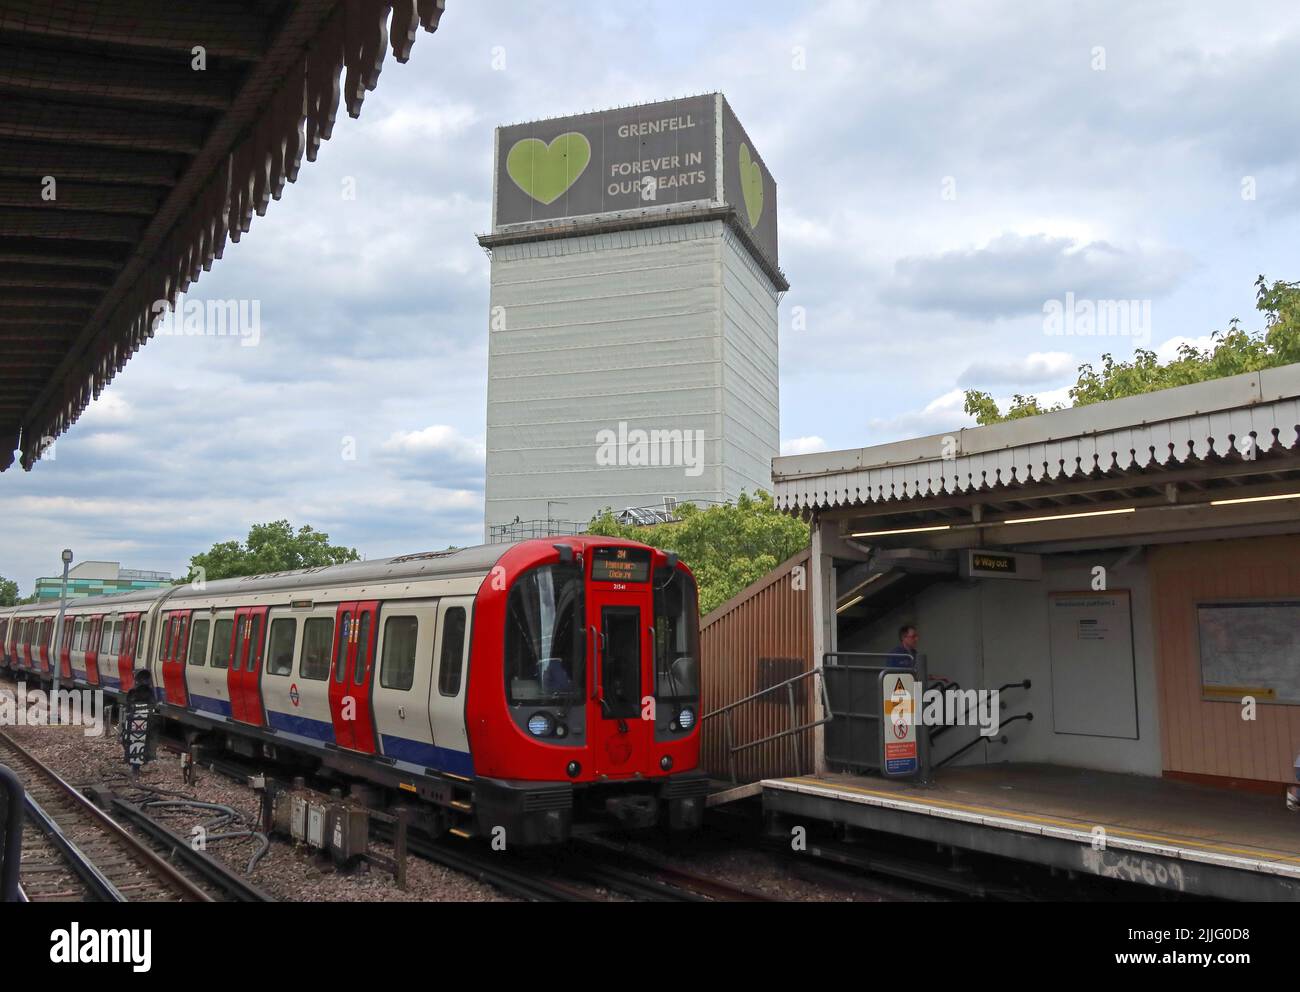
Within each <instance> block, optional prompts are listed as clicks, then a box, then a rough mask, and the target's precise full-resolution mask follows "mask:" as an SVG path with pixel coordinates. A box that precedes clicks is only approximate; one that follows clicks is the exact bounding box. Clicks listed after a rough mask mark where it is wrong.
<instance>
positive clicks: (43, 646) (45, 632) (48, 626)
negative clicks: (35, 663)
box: [40, 616, 55, 675]
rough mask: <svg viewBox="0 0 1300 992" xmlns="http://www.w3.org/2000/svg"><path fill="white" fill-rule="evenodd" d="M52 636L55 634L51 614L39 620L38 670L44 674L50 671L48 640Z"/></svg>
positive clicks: (53, 620) (50, 639) (49, 640)
mask: <svg viewBox="0 0 1300 992" xmlns="http://www.w3.org/2000/svg"><path fill="white" fill-rule="evenodd" d="M53 636H55V619H53V618H52V616H47V618H45V619H44V620H42V621H40V671H43V672H44V673H45V675H49V672H51V668H49V642H51V641H52V640H53Z"/></svg>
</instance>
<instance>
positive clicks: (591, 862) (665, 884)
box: [570, 840, 773, 902]
mask: <svg viewBox="0 0 1300 992" xmlns="http://www.w3.org/2000/svg"><path fill="white" fill-rule="evenodd" d="M570 847H571V852H572V853H571V856H576V858H577V859H578V860H577V861H576V866H577V869H578V870H579V871H582V872H587V873H589V874H590V876H591V877H593V878H594V879H599V880H601V881H602V883H603V884H606V885H607V886H608V887H609V888H612V889H614V890H616V891H620V892H623V893H624V894H626V895H629V896H632V897H633V898H640V899H644V900H647V901H651V902H772V901H773V900H772V899H771V897H769V896H767V895H765V894H763V893H761V892H756V891H754V890H753V889H746V888H742V887H740V886H737V885H732V884H730V883H729V882H724V881H722V880H721V879H718V878H715V877H713V876H711V875H702V874H700V873H698V872H693V871H689V870H688V869H685V868H682V867H681V866H680V865H675V864H673V863H672V862H671V861H669V860H667V859H666V858H663V859H661V858H650V857H647V856H645V855H640V854H634V853H632V852H631V851H629V850H626V849H625V848H622V847H619V846H616V845H614V844H612V843H606V842H603V841H593V840H575V841H572V842H571V843H570Z"/></svg>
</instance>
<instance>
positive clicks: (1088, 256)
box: [881, 233, 1189, 320]
mask: <svg viewBox="0 0 1300 992" xmlns="http://www.w3.org/2000/svg"><path fill="white" fill-rule="evenodd" d="M1188 266H1189V262H1188V259H1187V258H1186V257H1185V256H1184V255H1183V254H1182V253H1181V252H1179V251H1176V250H1173V249H1168V248H1161V247H1154V248H1144V247H1119V246H1117V245H1114V244H1111V243H1110V242H1107V241H1090V242H1086V243H1085V242H1079V241H1075V240H1073V239H1072V238H1061V237H1051V236H1049V235H1047V234H1033V235H1028V236H1026V235H1021V234H1013V233H1004V234H1000V235H998V236H997V237H995V238H993V239H991V240H990V241H989V242H988V243H987V244H985V245H983V246H982V247H978V248H962V249H956V250H953V251H945V252H940V253H938V254H931V255H918V256H910V257H907V258H901V259H899V260H898V262H897V263H896V264H895V266H894V277H893V280H892V281H891V282H890V283H889V285H887V286H886V287H885V289H884V291H883V292H882V294H881V295H882V297H883V299H884V300H885V301H886V302H889V303H894V304H896V305H898V306H903V307H907V308H910V309H913V310H921V311H943V312H947V313H951V314H955V315H958V316H963V317H969V318H974V319H982V320H993V319H997V318H1007V317H1016V316H1024V315H1027V314H1041V313H1042V312H1043V305H1044V304H1045V303H1046V301H1048V300H1056V299H1062V298H1064V297H1065V294H1066V293H1073V294H1074V295H1075V296H1076V297H1078V298H1087V299H1105V300H1132V299H1142V300H1149V299H1150V298H1151V297H1153V296H1161V295H1164V294H1165V293H1167V292H1169V291H1170V290H1171V289H1173V288H1174V286H1176V285H1177V284H1178V281H1179V280H1180V279H1181V278H1182V275H1183V273H1184V272H1185V271H1186V269H1187V268H1188Z"/></svg>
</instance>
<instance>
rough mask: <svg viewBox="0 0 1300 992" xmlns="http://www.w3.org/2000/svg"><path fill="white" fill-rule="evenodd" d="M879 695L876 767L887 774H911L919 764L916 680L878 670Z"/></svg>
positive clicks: (900, 674)
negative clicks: (878, 752)
mask: <svg viewBox="0 0 1300 992" xmlns="http://www.w3.org/2000/svg"><path fill="white" fill-rule="evenodd" d="M880 698H881V701H882V704H883V705H882V713H881V717H882V718H881V721H880V729H881V737H882V741H881V744H882V748H881V751H882V753H881V762H880V770H881V772H882V773H883V774H885V775H890V776H897V777H902V776H906V775H915V774H916V773H917V771H918V770H919V769H920V764H921V763H920V757H919V753H918V750H917V735H916V716H917V691H916V679H915V678H913V677H912V676H911V675H910V674H908V673H905V672H890V671H884V672H881V673H880Z"/></svg>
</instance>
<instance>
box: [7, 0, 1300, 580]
mask: <svg viewBox="0 0 1300 992" xmlns="http://www.w3.org/2000/svg"><path fill="white" fill-rule="evenodd" d="M447 7H448V10H447V13H446V16H445V17H444V19H443V22H442V28H441V29H440V30H439V32H438V33H437V34H436V35H434V36H427V35H424V36H421V38H420V39H419V40H418V42H417V43H416V46H415V50H414V54H413V57H412V59H411V61H410V63H408V64H407V65H404V66H403V65H398V64H396V63H394V62H393V61H392V60H391V57H390V58H389V60H388V62H387V63H386V65H385V67H384V71H383V75H382V77H381V79H380V84H379V88H378V89H377V90H376V91H375V92H373V93H371V94H369V96H368V97H367V100H366V104H365V108H364V111H363V113H362V116H361V118H360V119H359V120H355V121H354V120H350V119H348V118H347V117H346V115H345V114H343V113H342V112H341V120H340V122H339V125H338V127H337V128H336V130H335V134H334V138H333V139H332V140H331V141H330V142H329V143H327V144H326V145H325V146H324V147H323V148H322V150H321V154H320V157H319V160H318V161H317V162H315V163H308V164H305V165H304V167H303V170H302V174H301V176H300V178H299V180H298V182H297V183H296V184H295V185H294V186H291V187H289V188H288V189H287V190H286V192H285V195H284V198H283V200H281V201H280V202H279V203H273V204H272V205H271V207H270V209H269V210H268V212H267V215H266V216H265V217H263V218H255V219H254V222H253V228H252V231H251V232H250V233H249V234H248V235H246V236H245V238H244V240H243V242H242V243H241V244H239V245H231V246H229V247H228V249H227V251H226V257H225V258H224V260H222V261H220V262H218V263H217V264H216V265H215V266H214V269H213V271H212V272H211V273H208V274H206V275H204V276H203V278H202V279H201V280H200V282H199V283H198V284H197V285H196V286H195V287H193V288H192V289H191V294H190V296H191V298H192V299H204V300H206V299H245V300H256V301H258V303H259V306H260V316H261V338H260V341H259V343H258V344H257V346H256V347H246V346H244V345H243V344H241V342H240V341H238V340H235V339H230V338H212V337H207V338H202V337H185V336H176V337H158V338H156V339H155V340H153V341H152V342H150V343H149V345H148V346H147V347H146V348H145V349H143V350H142V351H141V352H140V353H139V354H138V355H137V356H136V357H135V358H134V359H133V360H132V361H131V362H130V363H129V364H128V365H127V366H126V369H125V371H124V372H123V373H121V374H120V375H119V376H118V378H117V379H116V380H115V381H114V383H113V384H112V386H111V387H110V388H109V389H108V390H107V391H106V392H105V394H104V395H103V396H102V397H101V398H100V400H99V401H98V402H97V403H96V404H95V405H93V406H92V407H91V408H90V409H89V410H88V411H87V412H86V413H85V414H84V415H83V416H82V418H81V420H80V422H79V423H78V424H77V425H76V426H75V427H74V428H73V429H72V430H71V431H70V432H68V433H67V434H66V435H64V436H63V437H62V438H60V439H59V441H58V443H57V445H56V448H55V457H54V459H53V460H43V461H41V462H40V463H38V464H37V466H36V467H35V469H34V470H33V471H32V472H30V473H24V472H22V471H21V470H19V469H18V468H17V467H15V469H13V470H11V471H9V472H6V473H5V474H4V475H3V476H0V519H3V520H4V521H5V523H6V525H7V526H6V533H7V535H8V540H7V541H6V542H5V544H4V546H3V547H2V548H0V574H3V575H6V576H9V577H11V578H17V579H18V580H19V581H20V584H21V587H22V591H23V593H24V594H26V593H28V592H30V589H31V585H32V581H33V579H34V578H35V577H36V576H38V575H49V574H55V572H56V571H57V566H58V555H59V549H60V548H62V547H65V546H70V547H72V548H73V549H74V550H75V552H76V554H77V557H78V559H79V560H84V559H109V560H120V561H122V562H123V564H124V565H126V566H128V567H135V568H156V569H163V570H168V571H172V572H174V573H176V574H177V575H180V574H183V573H184V571H185V567H186V564H187V562H188V559H189V557H190V555H192V554H194V553H195V552H197V551H201V550H205V549H206V548H208V547H209V546H210V545H211V544H212V543H213V542H215V541H219V540H229V539H234V538H242V537H244V536H245V535H246V533H247V530H248V527H249V525H250V524H252V523H256V522H261V521H266V520H273V519H277V518H280V517H287V518H289V519H290V520H292V521H294V522H295V523H296V524H302V523H310V524H312V525H313V526H315V527H317V528H321V529H324V530H326V531H328V532H329V534H330V536H331V538H333V539H334V541H335V542H336V543H344V544H347V545H351V546H355V547H356V548H357V549H358V550H360V551H361V552H362V553H364V554H365V555H366V556H367V557H379V556H382V555H386V554H396V553H401V552H409V551H419V550H426V549H429V548H438V547H446V546H447V545H449V544H465V543H477V542H478V541H479V540H481V536H482V519H483V517H482V513H483V508H482V488H483V439H484V415H485V389H486V377H487V346H486V337H487V333H486V332H487V320H488V314H487V299H488V260H487V258H486V257H485V256H484V254H483V252H482V251H481V250H480V249H479V248H478V246H477V244H476V243H475V237H474V236H475V234H476V233H480V232H483V231H485V230H486V229H487V228H488V226H489V224H490V218H491V204H490V194H491V188H492V183H491V167H492V129H493V128H494V126H496V125H497V124H501V123H510V122H516V121H522V120H528V119H532V118H536V117H542V116H553V115H563V114H568V113H573V112H579V111H584V110H590V109H599V108H603V107H608V106H611V105H616V104H626V103H633V102H641V101H650V100H656V99H661V98H666V97H672V96H682V95H687V94H693V93H702V92H712V91H715V90H721V91H722V92H724V93H725V94H726V95H727V98H728V100H729V101H730V102H731V104H732V106H733V107H734V108H735V110H736V112H737V114H738V115H739V117H740V119H741V120H742V122H743V123H744V124H745V127H746V129H747V130H748V132H749V134H750V136H751V137H752V139H753V140H754V142H755V144H756V145H757V146H758V148H759V149H760V151H761V153H762V155H763V157H764V159H765V161H766V162H767V164H768V166H769V168H770V169H771V171H772V173H773V174H774V176H775V177H776V179H777V182H778V184H779V187H780V226H781V261H782V268H783V269H784V270H785V272H786V274H787V276H788V277H789V279H790V282H791V284H792V287H793V288H792V289H791V291H790V293H789V294H788V295H787V296H786V297H785V299H784V301H783V303H782V307H781V401H782V403H781V406H782V411H781V435H782V438H783V447H784V448H785V449H786V450H787V451H807V450H818V449H820V448H830V449H834V448H846V447H860V446H864V445H867V444H873V443H878V442H882V441H887V440H892V439H896V438H900V437H907V436H911V435H915V434H920V433H929V432H934V431H946V430H950V429H954V428H957V427H961V426H964V425H966V424H967V423H969V420H968V418H967V417H966V416H965V415H964V414H963V412H962V409H961V406H962V399H961V390H962V389H964V388H966V387H971V386H974V387H979V388H983V389H986V390H988V391H990V392H992V393H993V394H994V395H995V396H998V397H1008V396H1010V395H1011V394H1012V393H1015V392H1030V391H1032V392H1036V393H1039V394H1047V395H1048V396H1049V397H1056V396H1058V395H1060V393H1061V391H1063V389H1064V387H1066V386H1068V385H1069V384H1070V383H1071V382H1073V379H1074V369H1075V367H1076V366H1077V365H1078V364H1079V363H1080V362H1083V361H1094V360H1096V359H1097V358H1098V356H1099V355H1100V354H1101V353H1102V352H1104V351H1107V350H1110V351H1114V352H1115V353H1116V354H1117V355H1123V356H1125V357H1127V356H1128V355H1129V354H1131V352H1132V349H1133V346H1134V344H1135V343H1142V342H1141V341H1137V342H1135V341H1134V340H1133V339H1132V338H1117V337H1110V338H1099V337H1085V336H1060V335H1052V334H1049V333H1047V330H1046V328H1045V321H1044V305H1045V304H1046V303H1047V301H1050V300H1059V301H1062V302H1064V301H1065V300H1066V298H1067V297H1066V294H1067V293H1072V294H1074V298H1075V299H1078V300H1138V301H1146V302H1148V303H1149V306H1150V325H1149V336H1150V345H1151V346H1152V347H1156V348H1157V349H1158V350H1160V351H1161V352H1164V353H1172V350H1173V348H1174V346H1175V345H1176V344H1177V343H1178V342H1179V341H1181V340H1200V339H1204V338H1206V337H1207V336H1208V335H1209V334H1210V332H1211V331H1213V330H1215V329H1218V328H1223V327H1225V326H1226V325H1227V323H1228V321H1229V320H1230V319H1232V318H1233V317H1238V316H1239V317H1242V318H1243V319H1244V320H1245V323H1246V326H1247V327H1250V328H1252V329H1253V328H1257V327H1259V326H1260V322H1259V320H1258V318H1257V317H1256V315H1255V314H1254V312H1253V305H1254V289H1253V285H1252V284H1253V282H1254V280H1255V278H1256V277H1257V276H1258V275H1259V274H1260V273H1265V274H1267V275H1268V276H1269V277H1270V278H1287V279H1297V278H1300V236H1298V233H1297V232H1298V226H1297V220H1300V217H1298V214H1300V174H1298V171H1297V170H1298V166H1297V163H1300V87H1298V86H1297V85H1296V84H1297V68H1296V67H1297V66H1298V65H1300V6H1297V5H1295V4H1288V3H1281V2H1272V3H1252V2H1248V0H1239V2H1236V3H1232V4H1225V3H1208V2H1207V3H1192V2H1186V0H1178V2H1173V0H1171V2H1163V3H1162V2H1142V3H1132V2H1131V0H1125V2H1113V3H1110V2H1091V3H1089V4H1087V5H1086V8H1087V9H1086V10H1084V9H1077V8H1079V7H1082V5H1065V4H1026V3H1024V2H1022V0H1020V2H1017V0H1008V2H1000V0H983V2H969V0H964V2H960V3H958V2H951V3H926V2H920V0H908V2H902V0H899V2H875V3H865V2H861V0H824V2H807V3H797V2H796V3H789V2H775V0H771V2H769V0H747V2H745V3H741V2H739V0H732V2H716V3H700V2H698V0H692V2H679V0H651V2H647V3H641V4H622V3H620V4H611V3H607V2H600V0H566V2H565V3H563V4H538V3H531V2H525V0H448V4H447ZM351 189H355V198H354V199H347V198H346V197H345V193H346V192H348V191H349V190H351ZM797 308H798V309H797ZM796 318H797V319H796Z"/></svg>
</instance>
